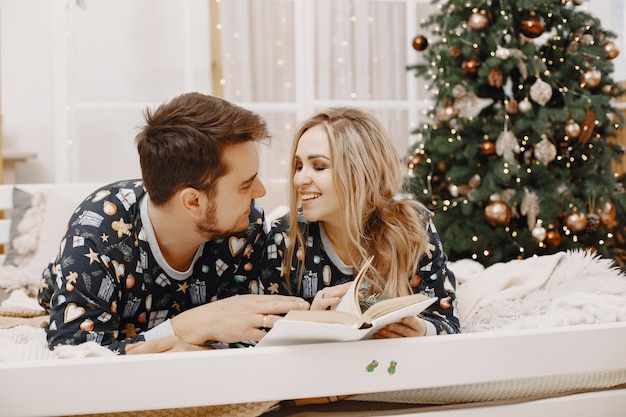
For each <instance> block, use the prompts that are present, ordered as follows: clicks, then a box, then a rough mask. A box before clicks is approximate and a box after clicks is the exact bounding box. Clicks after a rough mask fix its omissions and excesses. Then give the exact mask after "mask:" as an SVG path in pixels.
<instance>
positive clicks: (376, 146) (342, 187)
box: [284, 107, 430, 296]
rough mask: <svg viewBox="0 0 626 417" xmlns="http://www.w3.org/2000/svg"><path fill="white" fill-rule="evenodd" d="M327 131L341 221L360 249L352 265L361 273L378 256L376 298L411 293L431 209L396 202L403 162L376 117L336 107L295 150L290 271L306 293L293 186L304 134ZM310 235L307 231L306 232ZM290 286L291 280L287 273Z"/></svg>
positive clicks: (317, 119)
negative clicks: (298, 250)
mask: <svg viewBox="0 0 626 417" xmlns="http://www.w3.org/2000/svg"><path fill="white" fill-rule="evenodd" d="M314 126H321V127H322V128H323V129H324V130H325V132H326V134H327V135H328V140H329V145H330V151H331V159H332V169H333V182H334V184H335V187H336V189H337V194H338V195H339V196H343V199H341V200H340V201H339V205H340V207H341V213H340V216H341V220H342V221H343V224H344V225H345V229H346V233H347V236H346V237H347V240H348V242H349V243H350V244H351V245H353V246H354V248H356V250H357V252H358V254H359V255H358V259H351V260H350V261H351V262H352V265H354V266H357V267H360V266H361V265H362V264H363V263H364V262H365V260H366V259H368V258H369V257H370V256H372V255H374V260H373V263H372V266H371V267H370V268H369V270H368V279H370V281H371V282H372V289H373V291H374V292H382V293H383V294H385V295H388V296H399V295H405V294H409V293H410V291H411V290H410V286H409V279H408V278H409V277H413V275H414V274H415V271H416V269H417V266H418V264H419V260H420V259H421V258H422V256H424V254H425V251H426V249H427V247H428V245H429V242H430V240H429V235H428V231H427V219H426V216H425V214H426V208H425V207H424V206H423V205H422V204H420V203H419V202H417V201H414V200H409V199H396V198H395V196H396V195H397V193H398V192H400V191H401V189H402V186H403V177H402V162H401V160H400V156H399V154H398V152H397V150H396V148H395V146H394V145H393V143H392V141H391V138H390V137H389V134H388V133H387V131H386V129H385V128H384V127H383V126H382V125H381V123H380V122H379V121H378V119H377V118H376V117H375V116H374V115H373V114H371V113H369V112H367V111H364V110H361V109H357V108H350V107H334V108H329V109H326V110H323V111H320V112H318V113H317V114H315V115H313V116H311V117H310V118H308V119H307V120H305V121H304V122H303V123H302V124H301V125H300V126H299V128H298V130H297V132H296V135H295V139H294V141H293V145H292V149H291V159H292V164H291V167H290V170H289V175H290V179H291V182H290V186H289V202H290V204H289V207H290V210H289V219H290V225H291V227H290V228H289V233H288V239H289V240H288V242H289V245H288V246H287V253H286V256H285V263H286V264H285V265H284V266H285V268H286V269H284V270H285V271H291V270H292V266H293V267H295V269H296V277H297V278H296V279H297V283H295V284H296V285H295V286H293V284H294V283H291V282H288V284H289V285H288V287H289V288H293V287H295V288H298V289H299V288H300V285H301V279H302V273H303V265H302V262H300V265H292V262H293V259H294V256H293V255H294V251H295V247H296V242H299V245H297V246H299V247H300V250H302V251H303V252H302V253H301V254H298V259H301V260H304V259H305V254H304V251H305V250H306V245H305V244H304V242H305V239H306V237H305V236H303V233H302V231H301V230H300V228H299V227H298V226H297V225H298V222H297V219H298V193H297V190H296V188H295V186H294V184H293V178H294V174H295V165H294V164H293V160H294V155H295V153H296V149H297V147H298V143H299V140H300V138H301V137H302V135H303V134H304V132H306V131H307V130H308V129H310V128H312V127H314ZM304 233H306V231H305V232H304ZM285 275H286V279H287V280H288V281H289V280H290V274H289V273H286V274H285Z"/></svg>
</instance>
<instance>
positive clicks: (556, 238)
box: [546, 230, 563, 248]
mask: <svg viewBox="0 0 626 417" xmlns="http://www.w3.org/2000/svg"><path fill="white" fill-rule="evenodd" d="M561 242H563V236H561V234H560V233H559V232H557V231H556V230H548V232H547V233H546V243H548V245H550V246H551V247H553V248H557V247H559V245H561Z"/></svg>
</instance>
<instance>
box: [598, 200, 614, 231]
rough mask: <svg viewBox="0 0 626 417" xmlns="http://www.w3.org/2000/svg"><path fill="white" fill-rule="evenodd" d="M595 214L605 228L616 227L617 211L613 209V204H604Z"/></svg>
mask: <svg viewBox="0 0 626 417" xmlns="http://www.w3.org/2000/svg"><path fill="white" fill-rule="evenodd" d="M596 213H597V214H598V216H600V221H601V222H602V224H603V225H605V226H606V227H608V228H613V227H615V226H617V223H618V222H617V220H616V217H617V209H616V208H615V204H613V202H611V201H607V202H605V203H604V204H603V205H602V207H601V208H600V209H598V210H596Z"/></svg>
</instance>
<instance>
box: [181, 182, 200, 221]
mask: <svg viewBox="0 0 626 417" xmlns="http://www.w3.org/2000/svg"><path fill="white" fill-rule="evenodd" d="M203 197H204V195H203V194H202V193H201V192H200V191H198V190H196V189H195V188H191V187H187V188H183V189H182V190H181V191H180V192H179V194H178V201H179V202H180V205H181V207H182V208H183V209H184V210H185V211H186V212H187V213H189V214H190V215H191V216H192V217H202V215H203V214H202V213H203V210H202V207H203V205H204V204H203V201H204V199H203Z"/></svg>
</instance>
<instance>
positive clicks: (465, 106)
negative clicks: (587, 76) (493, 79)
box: [454, 93, 493, 119]
mask: <svg viewBox="0 0 626 417" xmlns="http://www.w3.org/2000/svg"><path fill="white" fill-rule="evenodd" d="M492 103H493V99H492V98H480V97H476V95H475V94H474V93H467V94H466V95H464V96H463V97H459V98H457V99H456V100H454V108H455V109H456V110H457V111H458V112H459V114H458V116H459V117H462V118H464V119H473V118H474V117H476V116H478V115H479V114H480V112H481V111H483V109H484V108H485V107H487V106H489V105H491V104H492Z"/></svg>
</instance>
